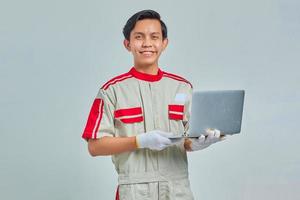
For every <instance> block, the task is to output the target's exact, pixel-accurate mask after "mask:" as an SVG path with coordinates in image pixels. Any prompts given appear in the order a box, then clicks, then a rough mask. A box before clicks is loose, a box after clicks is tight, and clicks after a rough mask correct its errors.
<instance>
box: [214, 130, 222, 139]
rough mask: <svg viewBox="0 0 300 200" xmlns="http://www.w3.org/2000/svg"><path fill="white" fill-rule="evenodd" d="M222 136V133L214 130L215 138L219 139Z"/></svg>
mask: <svg viewBox="0 0 300 200" xmlns="http://www.w3.org/2000/svg"><path fill="white" fill-rule="evenodd" d="M220 135H221V131H220V130H218V129H214V136H215V137H217V138H219V137H220Z"/></svg>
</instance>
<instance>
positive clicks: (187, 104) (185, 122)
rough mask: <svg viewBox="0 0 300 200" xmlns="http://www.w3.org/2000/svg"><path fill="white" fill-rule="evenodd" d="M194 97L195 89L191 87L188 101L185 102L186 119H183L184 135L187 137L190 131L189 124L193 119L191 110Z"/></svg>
mask: <svg viewBox="0 0 300 200" xmlns="http://www.w3.org/2000/svg"><path fill="white" fill-rule="evenodd" d="M192 96H193V88H192V87H190V88H189V91H188V95H187V101H186V102H185V106H184V107H185V109H184V117H183V121H182V123H183V126H184V134H185V135H186V134H187V132H188V130H189V122H190V117H191V109H192Z"/></svg>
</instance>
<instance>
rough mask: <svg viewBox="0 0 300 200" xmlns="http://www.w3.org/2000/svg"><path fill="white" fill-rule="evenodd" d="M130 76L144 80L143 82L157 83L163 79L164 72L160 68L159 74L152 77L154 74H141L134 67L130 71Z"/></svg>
mask: <svg viewBox="0 0 300 200" xmlns="http://www.w3.org/2000/svg"><path fill="white" fill-rule="evenodd" d="M129 74H132V75H133V76H134V77H135V78H137V79H140V80H143V81H150V82H155V81H159V80H160V79H161V78H162V76H163V71H161V70H160V68H158V72H157V74H156V75H152V74H147V73H143V72H139V71H137V70H136V69H135V67H132V68H131V69H130V71H129Z"/></svg>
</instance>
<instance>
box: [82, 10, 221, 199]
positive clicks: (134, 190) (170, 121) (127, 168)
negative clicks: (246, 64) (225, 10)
mask: <svg viewBox="0 0 300 200" xmlns="http://www.w3.org/2000/svg"><path fill="white" fill-rule="evenodd" d="M123 34H124V37H125V39H124V46H125V48H126V49H127V50H128V51H129V52H131V53H132V55H133V62H134V66H133V67H131V69H130V70H129V71H128V72H126V73H124V74H121V75H119V76H116V77H114V78H112V79H111V80H109V81H107V82H106V83H105V84H103V86H102V87H101V88H100V89H99V91H98V94H97V96H96V98H95V99H94V102H93V104H92V107H91V111H90V114H89V117H88V120H87V123H86V126H85V129H84V132H83V134H82V138H84V139H85V140H86V141H88V150H89V152H90V154H91V155H92V156H99V155H112V161H113V163H114V165H115V169H116V171H117V173H118V189H117V194H116V199H130V200H142V199H153V200H155V199H160V200H165V199H169V200H175V199H176V200H180V199H181V200H189V199H194V198H193V194H192V192H191V189H190V182H189V178H188V162H187V155H186V151H194V150H199V149H203V148H205V147H207V146H209V143H207V142H206V143H205V145H206V146H203V145H202V143H201V142H203V141H202V140H195V141H186V142H185V141H184V140H182V141H179V142H176V143H174V142H172V141H171V140H170V139H169V138H168V137H169V136H173V135H183V134H184V133H185V132H186V131H187V130H188V121H189V118H190V109H191V98H192V84H191V83H190V82H189V81H187V80H186V79H185V78H183V77H181V76H178V75H175V74H171V73H168V72H165V71H163V70H162V69H161V68H160V67H159V65H158V61H159V57H160V55H161V53H162V52H163V51H164V50H165V48H166V47H167V45H168V39H167V27H166V25H165V24H164V22H163V21H162V20H161V19H160V15H159V14H158V13H157V12H155V11H153V10H143V11H140V12H138V13H136V14H134V15H133V16H132V17H131V18H129V20H128V21H127V23H126V25H125V26H124V29H123ZM214 137H215V138H218V137H219V135H217V134H215V133H213V136H212V137H211V138H214ZM199 141H200V143H199ZM214 141H216V140H214Z"/></svg>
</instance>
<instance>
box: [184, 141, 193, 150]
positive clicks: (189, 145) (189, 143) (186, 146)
mask: <svg viewBox="0 0 300 200" xmlns="http://www.w3.org/2000/svg"><path fill="white" fill-rule="evenodd" d="M183 146H184V149H185V150H186V151H193V150H192V141H191V140H190V139H187V138H186V139H184V144H183Z"/></svg>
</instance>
